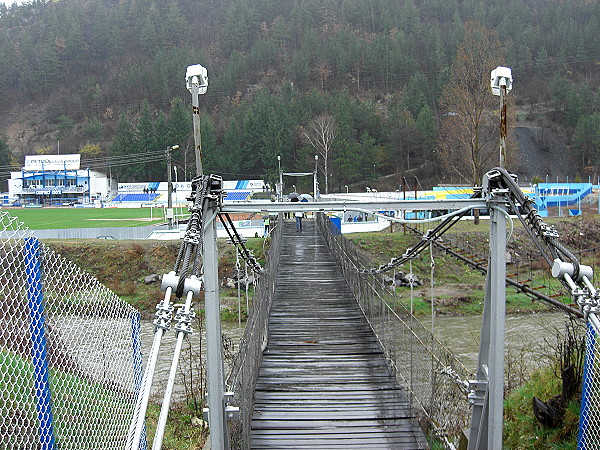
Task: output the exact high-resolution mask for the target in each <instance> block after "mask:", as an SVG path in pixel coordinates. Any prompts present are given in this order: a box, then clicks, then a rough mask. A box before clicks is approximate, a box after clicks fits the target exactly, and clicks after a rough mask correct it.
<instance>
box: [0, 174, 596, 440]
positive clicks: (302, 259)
mask: <svg viewBox="0 0 600 450" xmlns="http://www.w3.org/2000/svg"><path fill="white" fill-rule="evenodd" d="M222 197H223V192H222V184H221V181H220V179H219V178H218V177H215V176H201V177H198V178H197V179H195V181H194V190H193V196H192V205H191V207H190V211H191V213H192V216H191V218H190V221H189V223H188V229H187V230H186V235H185V237H184V239H183V242H182V246H181V248H180V251H179V254H178V257H177V262H176V264H175V267H174V270H173V271H172V272H170V273H169V274H165V276H164V277H163V282H162V289H163V290H164V292H165V296H164V299H163V300H162V301H161V302H159V304H158V306H157V314H156V319H155V321H154V325H155V330H156V331H155V336H154V344H153V348H152V350H151V352H150V355H149V356H148V364H147V365H146V368H145V369H144V368H143V367H142V363H141V355H140V351H139V314H138V313H137V312H136V311H134V310H132V309H131V308H128V307H126V306H123V305H121V304H120V303H119V301H118V299H116V298H115V296H114V294H112V293H111V292H110V291H108V290H107V289H105V288H103V287H101V286H98V284H97V282H94V281H93V280H91V279H88V278H86V277H85V276H83V275H81V274H80V273H79V272H77V271H75V270H73V268H72V267H70V266H69V265H68V264H67V263H66V262H64V261H63V260H62V259H61V258H60V256H59V255H54V254H52V252H51V251H48V250H47V249H45V248H44V247H43V246H41V247H39V246H38V244H37V243H36V240H35V239H32V238H31V237H30V235H28V234H27V232H26V231H24V230H22V229H21V228H19V226H17V225H15V223H14V220H12V219H10V218H7V216H6V215H2V218H3V225H4V232H5V233H8V235H9V237H8V238H3V241H2V243H3V258H2V269H3V272H2V277H3V280H5V283H3V284H4V287H3V291H2V295H3V298H4V299H5V300H6V299H9V302H8V303H7V308H6V311H7V312H6V313H4V314H5V315H6V314H11V316H10V317H11V318H12V320H11V321H10V322H9V323H10V325H9V326H8V327H5V328H4V329H3V330H2V334H0V337H1V338H2V339H1V342H2V343H3V344H4V345H3V350H4V353H3V356H4V358H3V360H2V361H0V380H1V381H2V386H3V387H4V390H3V393H4V395H5V398H6V399H7V400H5V401H3V402H2V403H1V404H0V407H1V408H2V411H3V414H2V415H0V417H2V419H1V420H2V421H3V422H1V423H0V428H1V429H2V430H6V431H7V433H2V434H1V435H0V447H6V448H15V447H16V448H31V447H39V448H43V449H51V448H58V446H60V447H65V448H127V449H136V450H137V449H141V448H146V441H147V438H146V433H147V431H146V427H145V418H146V411H147V407H148V402H149V397H150V389H151V386H152V381H153V374H154V368H155V365H156V359H157V357H158V348H159V347H160V343H161V338H162V336H163V335H164V333H166V332H167V331H168V330H169V328H170V326H171V322H172V321H173V320H175V321H176V324H175V326H174V327H173V328H174V329H175V332H176V333H177V336H178V339H177V344H176V348H175V351H174V356H173V362H172V365H171V371H170V375H169V380H168V383H167V386H166V389H165V395H164V398H163V402H162V410H161V414H160V417H159V421H158V425H157V429H156V432H155V435H154V439H153V449H160V448H162V440H163V435H164V427H165V425H166V422H167V420H168V411H169V405H170V401H171V394H172V391H173V384H174V382H175V374H176V372H177V368H178V359H179V354H180V352H181V343H182V341H183V340H184V338H185V336H186V335H187V334H189V333H190V332H191V331H192V330H191V323H192V319H193V312H192V310H191V304H192V301H193V299H194V298H197V297H198V296H199V295H200V292H204V296H205V311H206V341H207V350H206V358H207V365H208V366H207V372H208V373H207V379H208V392H207V394H208V396H207V397H208V398H207V400H208V402H207V403H208V410H207V417H208V420H209V425H210V439H211V448H214V449H225V448H340V447H349V448H369V447H371V448H427V443H426V442H425V436H426V435H428V436H432V437H435V439H437V440H438V441H439V442H441V443H442V444H443V445H444V446H445V447H447V448H457V447H458V445H459V441H460V439H461V436H462V438H467V439H468V448H469V449H484V448H492V449H495V448H498V449H499V448H501V446H502V420H503V419H502V418H503V380H504V378H503V377H504V301H505V284H506V278H507V277H506V261H505V251H506V234H507V233H506V230H507V223H508V222H510V221H511V220H512V219H511V218H510V217H509V213H511V214H516V215H517V216H518V217H519V220H521V221H522V223H523V224H524V227H525V228H526V230H528V232H529V234H530V237H531V238H532V239H533V240H534V242H535V243H536V246H537V247H538V249H539V251H540V253H541V254H542V255H543V257H544V258H545V259H546V262H547V263H548V264H550V265H552V272H553V275H554V276H555V277H556V278H557V279H559V280H560V281H561V282H562V283H563V284H564V285H565V287H566V288H567V290H568V292H569V293H570V294H571V295H572V298H573V301H574V302H576V303H577V304H578V306H579V308H578V309H572V312H573V314H577V315H579V316H583V317H584V319H586V320H587V321H588V324H589V325H588V339H587V343H588V349H587V352H588V354H587V359H586V377H585V380H584V386H583V395H582V412H581V423H580V433H579V438H578V439H579V445H580V448H598V445H599V444H598V442H600V439H597V436H596V434H597V431H596V430H597V429H598V427H597V425H598V423H599V422H600V414H599V410H598V404H600V400H599V399H600V387H599V386H598V385H597V382H596V376H595V373H596V370H598V368H597V364H598V363H597V362H596V361H597V360H598V359H597V358H595V353H596V351H597V350H596V347H595V341H596V335H597V333H598V331H599V330H600V322H599V321H598V318H597V316H596V312H597V307H598V293H597V291H596V289H595V288H594V286H593V285H592V283H591V276H592V273H591V269H590V268H589V267H587V266H585V265H583V264H580V263H579V261H578V260H577V258H576V257H575V256H574V255H573V254H572V253H571V252H570V251H569V250H568V249H567V248H565V247H564V246H563V245H561V244H560V243H559V241H558V238H559V237H558V235H557V233H556V232H555V230H553V229H552V227H549V226H547V225H546V224H545V223H544V222H543V220H542V219H541V217H540V216H539V215H538V214H536V212H535V210H534V209H533V208H532V207H531V204H530V203H529V202H528V200H527V199H526V197H525V196H523V195H522V193H520V190H519V189H518V186H516V183H515V182H514V180H513V178H512V177H511V175H510V174H508V173H507V172H506V171H504V170H503V169H498V170H495V171H492V172H490V173H488V174H487V175H486V178H485V179H484V182H483V187H482V189H481V191H479V192H477V193H476V195H474V196H473V197H472V198H470V199H457V200H446V201H442V202H440V201H436V200H407V201H397V202H393V201H391V202H390V201H382V202H379V203H377V202H363V203H361V202H338V203H334V202H317V203H296V204H284V203H270V202H269V203H264V204H251V203H244V204H242V203H240V204H228V205H224V204H223V203H222ZM403 209H404V210H413V211H415V210H421V211H432V210H443V211H451V212H450V213H448V214H445V215H443V216H441V217H439V218H436V219H435V220H438V221H439V224H438V225H436V226H435V227H434V228H432V229H431V230H430V231H428V232H427V233H425V234H424V235H423V236H422V238H421V240H420V241H419V243H418V244H417V245H415V246H414V247H413V248H411V249H407V251H406V252H405V253H404V254H403V255H401V256H399V257H398V258H394V259H393V260H392V261H391V262H390V263H389V264H387V265H382V266H380V267H378V268H371V269H370V270H369V269H368V266H367V265H366V264H365V261H363V260H361V256H360V255H359V254H357V253H356V252H355V251H354V250H353V249H352V248H351V247H350V246H348V244H347V243H346V242H345V241H344V239H343V238H342V237H341V236H339V232H336V230H335V227H334V226H333V225H332V223H331V222H330V221H329V220H328V219H327V218H326V216H325V214H322V213H324V212H327V211H346V210H353V211H358V212H366V211H368V212H371V213H372V212H376V211H389V210H403ZM472 209H480V210H483V209H485V210H487V211H489V213H490V238H489V256H488V258H487V264H486V265H485V269H486V271H487V281H486V297H485V302H484V303H485V306H484V315H483V325H482V337H481V346H480V354H479V363H478V366H477V371H476V373H475V374H472V373H469V372H468V371H467V370H466V369H465V368H464V366H463V365H462V364H461V362H460V361H458V360H456V358H454V357H453V356H452V355H451V354H450V353H449V352H448V351H447V350H446V349H445V348H444V346H443V345H442V344H440V343H439V342H438V341H437V340H436V339H435V338H434V336H432V334H431V333H430V332H429V331H428V330H426V329H425V328H424V327H423V326H422V325H421V324H419V323H418V321H416V320H414V318H413V317H412V315H411V314H409V313H407V312H406V311H404V310H401V309H398V308H397V305H394V304H393V302H391V301H390V295H391V294H390V293H389V291H388V290H387V289H386V286H385V283H384V280H383V276H382V274H383V273H384V272H385V271H387V270H391V269H393V268H395V267H399V266H400V265H401V264H404V263H406V262H407V261H409V260H410V259H411V258H413V257H414V256H415V255H417V254H419V253H420V252H422V251H424V250H425V249H427V248H431V245H433V244H434V243H435V242H439V241H440V238H441V236H442V235H443V234H444V233H445V232H446V231H447V230H448V229H449V228H451V227H452V226H453V224H454V223H456V221H458V220H459V219H460V217H461V216H462V215H464V214H465V213H466V212H468V211H470V210H472ZM287 211H304V212H314V213H316V216H317V219H316V221H315V222H314V223H311V222H308V223H306V228H305V229H304V231H302V232H301V233H300V232H295V231H294V230H293V228H292V227H293V226H292V225H291V224H289V223H283V222H281V219H280V221H279V222H278V224H277V226H275V227H274V230H273V232H272V236H271V243H270V251H269V257H268V259H267V263H266V265H265V267H260V265H259V264H258V263H257V262H256V260H255V259H254V258H253V256H252V255H251V254H250V253H249V252H248V251H247V249H246V248H245V247H244V245H243V239H241V238H240V236H239V235H238V234H237V232H236V230H235V228H234V227H232V226H231V221H230V220H228V216H227V215H228V213H230V212H258V213H261V212H270V213H281V212H287ZM218 218H220V219H221V220H222V222H223V224H224V225H225V226H226V227H227V228H228V232H229V236H230V239H231V241H232V242H233V243H234V244H236V245H237V246H238V247H239V248H240V253H241V254H242V255H243V256H244V257H245V258H246V259H247V260H248V261H249V262H250V265H251V267H252V268H253V269H254V270H255V272H256V273H257V274H259V275H260V281H259V284H258V286H257V287H256V298H255V301H254V303H253V305H252V310H251V311H250V316H249V319H248V323H247V325H246V329H245V334H244V336H243V338H242V339H241V342H240V351H239V354H238V356H237V358H236V359H235V362H234V364H233V367H232V370H231V374H230V375H229V378H228V379H225V373H224V369H223V358H222V349H221V329H220V322H219V288H218V271H217V251H216V225H215V222H216V220H218ZM280 218H281V215H280ZM426 221H433V219H427V220H426ZM448 250H451V249H448ZM509 278H510V277H509ZM173 297H174V298H178V299H181V301H182V302H183V303H182V305H181V307H180V309H179V310H178V311H177V312H176V314H175V311H174V310H173ZM109 304H110V305H111V306H110V310H111V311H113V315H112V316H110V317H108V318H107V319H106V320H102V321H101V323H103V324H104V325H105V328H103V329H102V330H97V329H92V328H93V327H90V326H84V327H81V331H77V332H75V331H74V329H73V326H72V324H73V320H78V321H83V322H84V323H86V322H85V320H86V318H89V317H93V318H98V317H101V318H105V317H106V310H107V305H109ZM563 309H565V308H563ZM17 311H26V312H27V311H28V312H29V313H28V314H25V315H23V316H22V317H21V316H19V315H18V314H17V313H16V312H17ZM116 312H118V314H115V313H116ZM13 316H16V317H19V320H14V318H13ZM4 317H9V316H2V318H4ZM23 330H28V331H27V332H23ZM98 333H100V335H101V336H104V338H103V339H99V338H98ZM82 342H94V343H99V345H100V346H101V348H102V350H101V351H99V352H96V351H94V350H93V349H92V348H88V347H85V346H84V347H83V348H84V350H83V351H82ZM109 342H110V344H108V343H109ZM107 345H110V347H111V349H113V350H111V351H110V352H107V351H106V346H107ZM116 349H118V350H116ZM90 355H92V356H93V357H90ZM88 359H91V361H90V360H88ZM16 367H20V368H22V369H19V370H16V369H15V368H16ZM99 367H101V368H102V370H99V369H98V368H99ZM28 391H29V392H34V395H33V396H31V397H27V396H25V397H24V396H23V394H22V393H23V392H28ZM26 397H27V398H26ZM73 398H75V399H76V401H68V399H73ZM86 399H87V400H86ZM115 411H117V412H118V413H117V414H115ZM7 418H8V419H7ZM465 429H467V430H468V432H467V433H466V434H465V433H464V430H465Z"/></svg>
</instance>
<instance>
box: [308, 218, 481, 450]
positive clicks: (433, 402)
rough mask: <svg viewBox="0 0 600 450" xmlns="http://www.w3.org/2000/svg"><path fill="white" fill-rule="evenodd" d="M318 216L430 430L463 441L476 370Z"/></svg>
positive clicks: (443, 438)
mask: <svg viewBox="0 0 600 450" xmlns="http://www.w3.org/2000/svg"><path fill="white" fill-rule="evenodd" d="M317 220H318V223H319V226H320V228H321V231H322V232H323V235H324V237H325V240H326V241H327V244H328V246H329V248H330V250H331V251H332V253H333V254H334V256H335V257H336V259H337V260H338V262H339V263H340V265H341V268H342V271H343V273H344V276H345V278H346V281H347V282H348V284H349V286H350V288H351V290H352V292H353V294H354V296H355V297H356V299H357V301H358V303H359V304H360V306H361V308H362V310H363V312H364V314H365V316H366V318H367V320H368V321H369V323H370V324H371V327H372V328H373V330H374V331H375V333H376V335H377V337H378V339H379V341H380V343H381V345H382V347H383V348H384V350H385V352H386V355H387V357H388V359H389V361H390V364H391V366H392V368H393V370H394V372H395V374H396V378H397V379H398V380H399V381H400V383H401V384H402V385H404V386H406V387H407V388H408V390H409V392H410V397H411V402H412V405H413V407H414V408H415V412H416V413H417V415H418V416H419V419H420V422H421V425H422V427H423V428H424V431H426V432H428V433H432V434H433V435H435V436H436V437H437V438H438V439H440V440H441V441H444V442H446V443H451V444H453V445H456V444H458V441H459V439H460V435H461V433H462V431H463V430H464V429H466V428H467V427H468V422H469V418H470V407H469V404H468V401H467V384H466V380H469V379H471V378H472V377H473V375H472V374H470V373H469V371H468V370H467V369H466V368H465V367H464V365H463V364H462V363H461V362H460V361H459V360H458V359H456V358H455V357H454V356H453V355H452V353H451V352H450V351H449V350H448V349H447V348H446V347H445V346H444V345H443V344H442V343H440V342H439V341H438V340H437V339H436V338H435V337H434V336H433V335H432V334H431V332H430V331H429V330H427V329H426V328H425V327H424V326H423V325H421V323H420V322H419V321H418V320H417V319H416V318H415V317H414V316H413V315H412V314H411V312H410V311H409V310H407V309H406V307H405V306H404V305H402V304H401V303H400V301H399V299H397V298H396V297H395V294H394V292H392V291H390V290H389V289H388V288H387V287H386V284H385V280H384V277H383V275H381V274H374V273H363V271H364V269H368V268H370V267H372V266H373V263H372V262H371V261H369V260H368V259H367V258H366V257H365V256H364V255H362V254H360V253H359V251H358V250H357V248H356V247H355V246H354V245H353V244H352V243H350V242H349V241H348V240H347V239H345V238H344V237H343V236H342V235H341V234H340V233H339V230H337V228H336V227H335V225H334V224H333V223H332V222H331V221H330V220H329V219H328V218H327V217H326V216H325V215H324V214H319V215H318V219H317Z"/></svg>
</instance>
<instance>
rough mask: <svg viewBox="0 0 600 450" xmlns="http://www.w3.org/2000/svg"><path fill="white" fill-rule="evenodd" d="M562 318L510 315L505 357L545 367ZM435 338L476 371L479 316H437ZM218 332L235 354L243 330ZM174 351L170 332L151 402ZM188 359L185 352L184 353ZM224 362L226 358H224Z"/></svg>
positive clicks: (147, 338) (179, 395)
mask: <svg viewBox="0 0 600 450" xmlns="http://www.w3.org/2000/svg"><path fill="white" fill-rule="evenodd" d="M565 319H566V316H565V314H561V313H543V314H522V315H511V316H508V317H507V318H506V351H507V354H508V355H509V357H511V358H513V359H515V360H518V361H522V362H524V363H525V364H527V365H528V367H529V368H536V367H538V366H540V365H543V364H546V363H547V362H548V361H549V360H550V356H551V355H554V350H553V347H554V346H555V345H556V335H557V330H560V331H562V332H564V327H565V326H564V324H565ZM421 322H422V323H423V325H424V326H425V327H427V328H428V329H431V319H430V318H424V319H422V320H421ZM434 328H435V335H436V336H437V337H438V339H439V340H440V341H441V342H442V343H444V344H446V346H447V347H448V349H449V350H450V351H452V353H454V354H455V355H456V356H457V357H458V359H460V360H461V361H462V363H463V364H464V365H465V367H466V368H467V369H469V370H471V371H475V369H476V367H477V356H478V351H479V334H480V328H481V316H437V317H436V318H435V322H434ZM222 331H223V333H224V334H225V335H226V336H227V343H228V344H229V345H230V346H231V347H230V351H231V352H235V351H237V344H238V342H239V339H240V337H241V335H242V334H243V329H240V328H239V327H238V324H237V322H236V323H232V322H222ZM153 338H154V328H153V326H152V322H150V321H144V322H142V355H143V359H144V366H145V364H146V362H147V358H148V354H149V352H150V348H151V347H152V340H153ZM191 339H192V344H193V347H194V348H195V349H197V348H198V347H199V346H200V345H201V344H202V351H203V352H204V350H205V346H204V343H205V340H204V336H202V339H200V335H199V334H198V333H197V332H196V333H194V334H193V335H192V337H191ZM174 347H175V333H174V331H173V330H170V331H169V332H168V333H166V334H165V336H164V337H163V340H162V344H161V352H160V354H159V359H158V363H157V368H156V371H155V375H154V377H155V382H154V387H153V390H152V398H153V400H155V401H160V399H161V396H162V392H164V384H165V382H166V380H167V378H168V376H169V370H170V367H171V359H172V354H173V349H174ZM187 354H188V355H189V350H188V353H187ZM182 355H183V359H182V360H180V364H179V371H180V372H181V371H182V367H186V368H188V369H186V370H189V358H188V357H186V352H185V351H184V352H182ZM226 362H227V358H226ZM183 399H185V387H184V386H183V383H182V377H181V375H180V376H179V377H178V379H177V382H176V385H175V388H174V391H173V400H174V401H180V400H183Z"/></svg>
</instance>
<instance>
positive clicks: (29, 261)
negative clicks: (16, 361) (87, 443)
mask: <svg viewBox="0 0 600 450" xmlns="http://www.w3.org/2000/svg"><path fill="white" fill-rule="evenodd" d="M25 274H26V277H27V299H28V303H29V332H30V334H31V357H32V358H33V376H34V386H35V398H36V409H37V415H38V431H39V434H40V448H41V449H42V450H50V449H54V447H55V441H54V430H53V420H52V402H51V398H50V381H49V377H48V355H47V351H46V334H45V329H44V306H43V298H44V294H43V292H42V270H41V263H40V244H39V241H38V240H37V239H36V238H26V239H25Z"/></svg>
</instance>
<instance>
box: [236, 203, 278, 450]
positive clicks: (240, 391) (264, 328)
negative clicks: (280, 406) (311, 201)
mask: <svg viewBox="0 0 600 450" xmlns="http://www.w3.org/2000/svg"><path fill="white" fill-rule="evenodd" d="M282 228H283V221H282V215H281V214H279V217H278V220H277V225H276V226H275V228H273V229H272V230H271V233H270V236H271V238H270V239H271V241H270V243H269V253H268V256H267V263H266V265H265V268H264V269H265V270H264V272H263V273H262V274H261V275H260V278H259V281H258V287H257V288H256V290H255V291H254V299H253V301H252V304H251V305H250V311H249V314H248V321H247V323H246V328H245V330H244V336H243V337H242V338H241V340H240V345H239V351H238V353H237V356H236V359H235V361H234V364H233V367H232V369H231V372H230V375H229V378H228V383H227V384H228V386H229V389H230V390H231V391H233V393H234V400H233V402H232V404H234V405H236V406H238V407H239V408H240V421H239V422H231V421H230V422H229V430H230V445H231V448H239V449H246V448H249V445H250V426H251V422H252V410H253V406H254V386H255V385H256V380H257V378H258V370H259V369H260V364H261V360H262V352H263V350H264V348H265V347H266V340H267V333H268V326H269V311H270V309H271V304H272V303H273V294H274V292H275V282H276V281H277V269H278V266H279V252H280V248H281V233H282Z"/></svg>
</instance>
